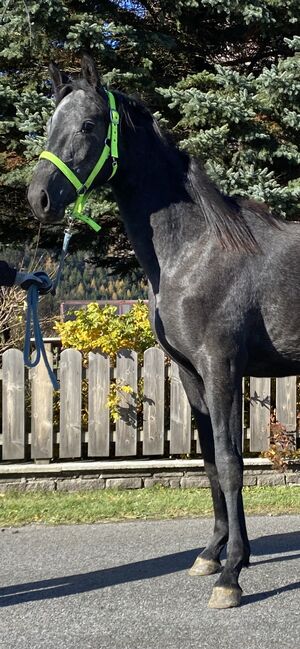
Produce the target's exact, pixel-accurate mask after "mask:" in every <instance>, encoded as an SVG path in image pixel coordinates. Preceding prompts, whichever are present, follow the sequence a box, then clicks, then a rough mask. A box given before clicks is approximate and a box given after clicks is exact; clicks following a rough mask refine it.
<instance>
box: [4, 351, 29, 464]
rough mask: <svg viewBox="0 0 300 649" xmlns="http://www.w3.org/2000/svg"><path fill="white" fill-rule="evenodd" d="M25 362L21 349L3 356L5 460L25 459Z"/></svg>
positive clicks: (6, 352)
mask: <svg viewBox="0 0 300 649" xmlns="http://www.w3.org/2000/svg"><path fill="white" fill-rule="evenodd" d="M24 388H25V384H24V361H23V354H22V352H21V351H20V350H19V349H7V350H6V351H5V352H4V353H3V356H2V396H3V398H2V420H3V421H2V432H3V450H2V458H3V460H23V459H24V457H25V405H24V393H25V389H24Z"/></svg>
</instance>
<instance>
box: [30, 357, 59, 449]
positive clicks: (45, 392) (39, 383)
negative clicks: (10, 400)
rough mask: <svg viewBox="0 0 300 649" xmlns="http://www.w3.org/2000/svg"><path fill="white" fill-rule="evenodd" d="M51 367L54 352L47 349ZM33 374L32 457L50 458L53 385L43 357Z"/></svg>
mask: <svg viewBox="0 0 300 649" xmlns="http://www.w3.org/2000/svg"><path fill="white" fill-rule="evenodd" d="M46 354H47V358H48V362H49V365H50V367H51V368H52V367H53V354H52V353H51V352H50V351H48V350H47V351H46ZM30 376H31V457H32V458H33V459H36V460H45V459H50V458H51V457H52V455H53V387H52V383H51V381H50V378H49V375H48V372H47V368H46V366H45V363H44V361H43V359H41V361H40V363H39V364H38V365H37V366H36V367H34V368H33V369H32V370H31V371H30Z"/></svg>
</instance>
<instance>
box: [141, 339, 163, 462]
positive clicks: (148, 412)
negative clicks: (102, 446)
mask: <svg viewBox="0 0 300 649" xmlns="http://www.w3.org/2000/svg"><path fill="white" fill-rule="evenodd" d="M143 404H144V407H143V454H144V455H163V453H164V414H165V355H164V352H163V351H162V350H161V349H159V348H158V347H151V348H150V349H147V350H146V351H145V353H144V398H143Z"/></svg>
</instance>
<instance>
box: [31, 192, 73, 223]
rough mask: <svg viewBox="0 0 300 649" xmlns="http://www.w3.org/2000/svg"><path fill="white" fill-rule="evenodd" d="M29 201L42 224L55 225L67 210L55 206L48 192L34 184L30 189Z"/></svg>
mask: <svg viewBox="0 0 300 649" xmlns="http://www.w3.org/2000/svg"><path fill="white" fill-rule="evenodd" d="M28 201H29V205H30V207H31V209H32V211H33V213H34V215H35V216H36V218H37V219H38V220H39V221H41V222H42V223H55V222H57V221H61V219H62V218H63V216H64V212H65V210H64V209H63V208H58V207H57V206H56V205H53V202H52V201H51V199H50V196H49V193H48V191H47V190H46V189H45V188H43V187H41V186H39V185H37V184H36V183H34V182H33V183H31V185H30V186H29V189H28Z"/></svg>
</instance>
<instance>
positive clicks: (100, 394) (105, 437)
mask: <svg viewBox="0 0 300 649" xmlns="http://www.w3.org/2000/svg"><path fill="white" fill-rule="evenodd" d="M88 359H89V369H88V382H89V400H88V404H89V405H88V417H89V423H88V454H89V457H91V456H94V457H97V456H103V457H104V456H109V408H108V406H107V399H108V395H109V387H110V363H109V357H108V356H106V354H93V352H90V353H89V356H88Z"/></svg>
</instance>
